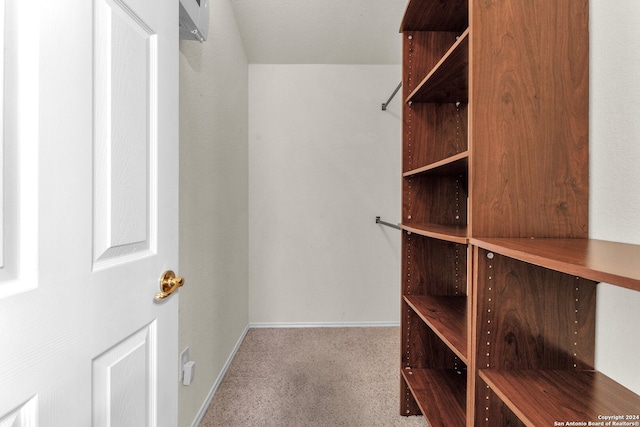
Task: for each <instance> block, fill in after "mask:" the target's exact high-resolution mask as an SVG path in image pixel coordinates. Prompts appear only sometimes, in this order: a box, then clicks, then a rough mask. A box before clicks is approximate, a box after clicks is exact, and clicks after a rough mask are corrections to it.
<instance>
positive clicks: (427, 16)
mask: <svg viewBox="0 0 640 427" xmlns="http://www.w3.org/2000/svg"><path fill="white" fill-rule="evenodd" d="M468 14H469V5H468V1H467V0H448V1H442V0H440V1H426V0H410V1H409V3H407V7H406V9H405V13H404V17H403V19H402V23H401V24H400V32H403V31H427V30H430V31H452V30H464V29H465V28H467V26H468V25H467V23H468V18H467V16H468Z"/></svg>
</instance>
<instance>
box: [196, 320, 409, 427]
mask: <svg viewBox="0 0 640 427" xmlns="http://www.w3.org/2000/svg"><path fill="white" fill-rule="evenodd" d="M397 326H400V322H301V323H287V322H276V323H268V322H256V323H249V324H248V325H247V327H246V328H244V331H243V332H242V334H241V335H240V338H239V339H238V342H237V343H236V345H235V347H233V350H232V351H231V354H230V355H229V358H228V359H227V361H226V363H225V364H224V366H223V367H222V371H220V374H219V375H218V378H216V381H215V382H214V383H213V387H211V390H210V391H209V394H208V395H207V398H206V399H205V400H204V402H203V403H202V406H201V407H200V410H199V411H198V414H197V416H196V418H195V419H194V420H193V423H192V424H191V427H198V425H199V424H200V422H201V421H202V418H203V417H204V414H205V413H206V412H207V409H208V408H209V405H210V404H211V400H212V399H213V395H214V394H215V393H216V391H217V390H218V387H220V383H221V382H222V380H223V378H224V376H225V374H226V373H227V370H228V369H229V365H231V362H232V361H233V358H234V357H235V356H236V353H237V352H238V349H239V348H240V344H242V341H243V340H244V337H245V336H246V335H247V332H249V329H254V328H255V329H259V328H382V327H397Z"/></svg>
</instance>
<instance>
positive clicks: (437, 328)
mask: <svg viewBox="0 0 640 427" xmlns="http://www.w3.org/2000/svg"><path fill="white" fill-rule="evenodd" d="M404 300H405V301H406V303H407V304H409V306H410V307H411V308H412V309H413V311H415V312H416V314H417V315H418V316H420V318H421V319H422V320H423V321H424V322H425V323H426V324H427V325H428V326H429V327H430V328H431V330H433V332H435V333H436V335H438V337H440V339H441V340H442V341H444V343H445V344H447V346H448V347H449V348H450V349H451V350H452V351H453V352H454V353H455V354H456V355H457V356H458V357H459V358H460V360H462V361H463V362H464V364H465V365H468V358H467V297H466V296H432V295H405V296H404Z"/></svg>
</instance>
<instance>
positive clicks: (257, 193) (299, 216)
mask: <svg viewBox="0 0 640 427" xmlns="http://www.w3.org/2000/svg"><path fill="white" fill-rule="evenodd" d="M400 79H401V71H400V66H399V65H398V66H390V65H378V66H372V65H259V64H251V65H250V66H249V248H250V249H249V252H250V267H249V318H250V322H252V323H314V322H327V323H361V322H392V323H398V322H399V318H400V315H399V305H400V304H399V298H400V296H399V292H400V290H399V286H398V283H399V280H400V272H399V265H400V262H399V259H400V233H399V232H398V231H397V230H393V229H390V228H387V227H382V226H380V225H378V224H376V223H375V217H376V216H377V215H380V216H382V218H383V219H385V220H387V221H389V222H398V221H399V219H400V143H399V141H400V138H401V119H400V96H398V97H397V98H395V99H394V100H393V102H392V103H391V106H390V108H389V110H388V111H381V104H382V102H384V101H386V100H387V98H388V97H389V95H391V92H392V91H393V89H394V88H395V87H396V86H397V84H398V82H399V81H400Z"/></svg>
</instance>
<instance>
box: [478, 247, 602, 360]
mask: <svg viewBox="0 0 640 427" xmlns="http://www.w3.org/2000/svg"><path fill="white" fill-rule="evenodd" d="M476 268H477V281H478V283H477V285H476V287H477V302H476V303H477V307H478V308H477V312H478V319H477V322H478V323H477V352H476V355H475V356H476V364H477V367H478V368H479V369H484V368H491V369H592V368H593V363H594V348H595V307H596V283H595V282H592V281H590V280H586V279H582V278H579V277H575V276H570V275H567V274H563V273H559V272H557V271H552V270H548V269H545V268H542V267H538V266H534V265H531V264H527V263H523V262H520V261H517V260H514V259H512V258H508V257H504V256H502V255H500V254H497V253H494V252H489V251H486V250H484V249H479V250H478V265H477V266H476Z"/></svg>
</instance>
